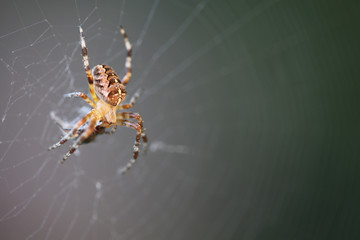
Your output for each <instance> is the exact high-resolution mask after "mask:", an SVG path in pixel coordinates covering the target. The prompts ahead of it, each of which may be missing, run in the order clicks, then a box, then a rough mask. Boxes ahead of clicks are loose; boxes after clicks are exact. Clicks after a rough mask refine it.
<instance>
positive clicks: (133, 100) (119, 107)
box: [118, 89, 142, 110]
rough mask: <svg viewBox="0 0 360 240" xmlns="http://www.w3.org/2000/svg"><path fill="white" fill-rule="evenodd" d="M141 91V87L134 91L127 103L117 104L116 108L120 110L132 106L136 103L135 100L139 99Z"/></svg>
mask: <svg viewBox="0 0 360 240" xmlns="http://www.w3.org/2000/svg"><path fill="white" fill-rule="evenodd" d="M141 93H142V90H141V89H138V90H137V91H136V92H135V94H134V95H133V96H132V97H131V99H130V102H129V103H127V104H123V105H120V106H118V109H119V110H121V109H129V108H132V107H133V106H134V104H135V103H136V101H137V100H138V99H139V97H140V95H141Z"/></svg>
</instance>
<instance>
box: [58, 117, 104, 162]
mask: <svg viewBox="0 0 360 240" xmlns="http://www.w3.org/2000/svg"><path fill="white" fill-rule="evenodd" d="M97 122H98V120H97V118H96V116H94V115H93V116H92V118H91V120H90V124H89V127H88V128H87V129H86V130H85V131H84V132H83V133H82V134H81V135H80V137H79V138H78V139H77V140H76V141H75V143H74V144H73V145H72V146H71V148H70V150H69V151H68V152H67V153H66V154H65V155H64V157H63V159H62V161H61V163H64V162H65V160H66V159H67V158H68V157H70V155H71V154H73V153H74V152H75V151H76V149H77V148H78V147H79V146H80V145H81V144H82V142H83V141H85V140H86V139H87V138H89V137H90V135H91V134H92V133H93V132H94V131H95V128H96V124H97Z"/></svg>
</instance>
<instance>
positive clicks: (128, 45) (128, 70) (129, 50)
mask: <svg viewBox="0 0 360 240" xmlns="http://www.w3.org/2000/svg"><path fill="white" fill-rule="evenodd" d="M120 32H121V34H122V35H123V37H124V41H125V48H126V51H127V57H126V61H125V68H126V74H125V76H124V77H123V78H122V79H121V83H122V84H124V85H126V84H127V83H128V82H129V80H130V78H131V54H132V46H131V43H130V41H129V39H128V37H127V35H126V32H125V30H124V28H123V27H122V26H120Z"/></svg>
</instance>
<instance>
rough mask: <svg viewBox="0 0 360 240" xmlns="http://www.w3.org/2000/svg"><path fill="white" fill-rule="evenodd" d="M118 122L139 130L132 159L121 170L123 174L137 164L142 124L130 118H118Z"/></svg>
mask: <svg viewBox="0 0 360 240" xmlns="http://www.w3.org/2000/svg"><path fill="white" fill-rule="evenodd" d="M116 123H117V125H122V126H125V127H130V128H133V129H135V130H136V131H137V134H136V139H135V143H134V155H133V157H132V159H131V160H130V161H129V162H128V163H127V164H126V165H125V166H124V167H123V168H122V169H121V171H120V173H121V174H125V173H126V172H127V171H129V169H130V168H131V167H132V166H133V165H134V164H135V162H136V159H137V157H138V155H139V147H140V138H141V126H140V125H139V124H137V123H134V122H131V121H129V120H123V119H118V120H117V121H116Z"/></svg>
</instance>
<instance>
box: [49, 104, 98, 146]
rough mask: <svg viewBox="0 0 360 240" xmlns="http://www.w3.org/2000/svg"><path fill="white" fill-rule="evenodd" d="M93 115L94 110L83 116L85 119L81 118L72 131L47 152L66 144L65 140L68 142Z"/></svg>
mask: <svg viewBox="0 0 360 240" xmlns="http://www.w3.org/2000/svg"><path fill="white" fill-rule="evenodd" d="M93 114H94V110H92V111H91V112H89V113H88V114H86V115H85V117H83V118H82V119H80V120H79V121H78V122H77V123H76V125H75V127H74V128H73V129H71V130H70V131H69V132H68V133H67V134H66V135H65V136H63V137H62V138H61V139H60V141H58V142H57V143H55V144H54V145H52V146H51V147H49V148H48V150H52V149H55V148H57V147H60V145H62V144H64V143H66V142H67V140H69V139H70V138H71V137H72V136H73V135H75V134H76V132H77V131H78V130H79V128H80V127H81V126H82V125H84V124H85V123H86V122H87V121H88V120H89V119H90V117H91V116H92V115H93Z"/></svg>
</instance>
